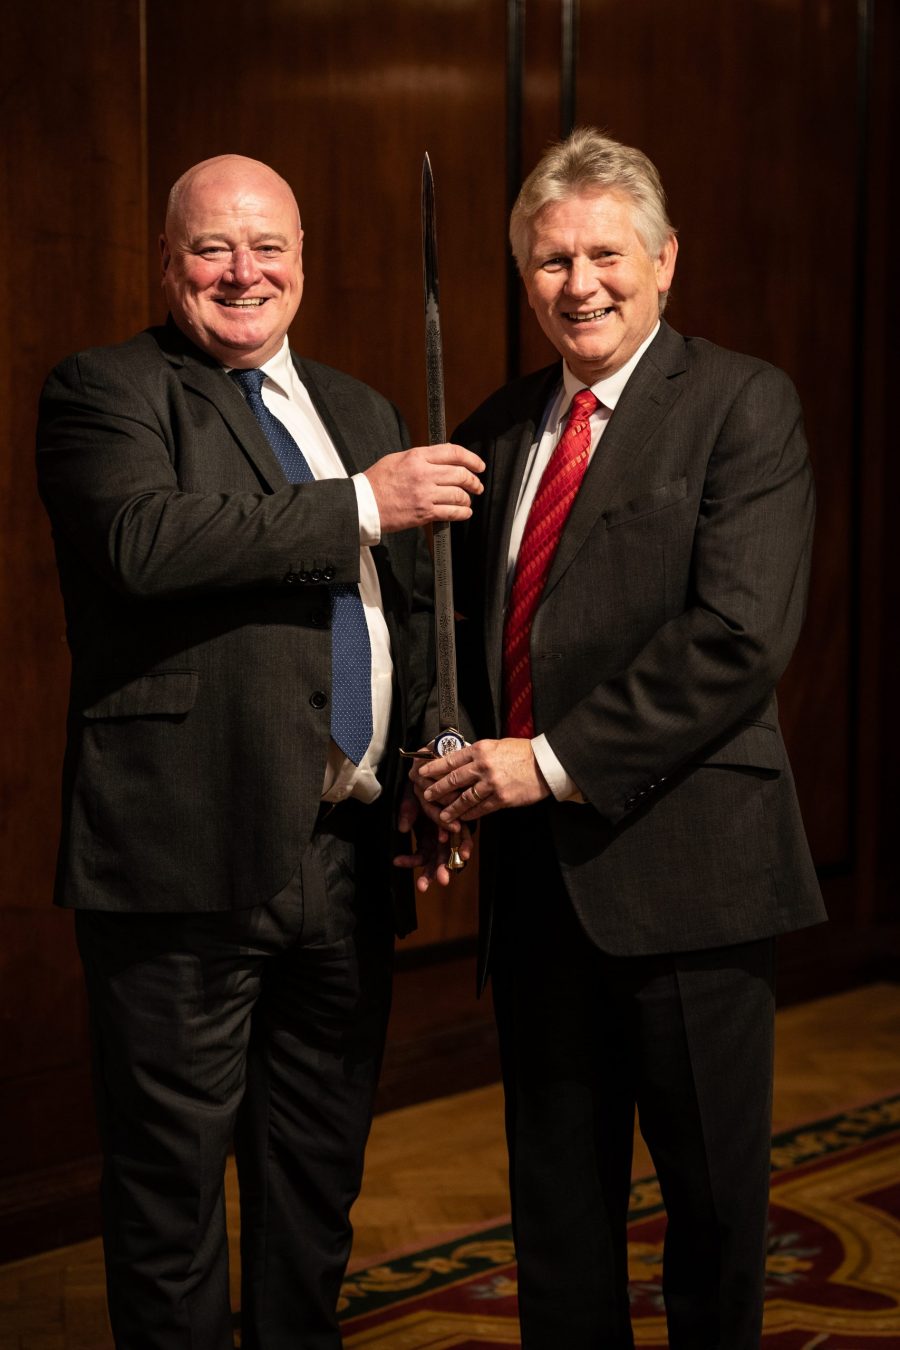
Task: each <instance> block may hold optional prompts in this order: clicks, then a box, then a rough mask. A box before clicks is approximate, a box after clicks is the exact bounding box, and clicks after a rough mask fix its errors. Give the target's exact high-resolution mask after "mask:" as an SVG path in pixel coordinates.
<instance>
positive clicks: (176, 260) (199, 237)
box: [160, 155, 303, 370]
mask: <svg viewBox="0 0 900 1350" xmlns="http://www.w3.org/2000/svg"><path fill="white" fill-rule="evenodd" d="M160 250H161V254H162V286H163V291H164V292H165V296H166V300H167V301H168V304H169V309H170V311H171V313H172V317H173V319H174V320H175V322H176V324H177V325H178V327H179V328H180V329H181V331H182V332H183V333H184V334H185V335H186V336H187V337H189V338H190V339H191V341H192V342H194V343H196V345H197V346H198V347H200V348H202V350H203V351H205V352H207V353H208V355H210V356H213V357H215V359H216V360H218V361H221V362H222V364H223V365H226V366H234V367H236V368H237V369H240V370H249V369H252V368H254V367H257V366H261V365H262V364H263V363H264V362H265V361H268V360H269V358H270V357H272V356H274V355H275V353H276V352H277V351H278V350H279V348H280V347H281V344H282V341H283V339H284V335H285V333H286V332H287V330H288V327H289V325H290V323H291V320H292V319H293V317H294V315H295V314H296V313H297V308H298V306H299V304H300V299H301V296H302V295H303V267H302V263H301V255H302V250H303V231H302V230H301V228H300V216H299V213H298V210H297V203H296V201H295V199H294V195H293V193H292V192H291V190H290V188H289V187H288V185H287V183H285V181H284V179H282V178H280V177H279V176H278V174H276V173H274V172H273V171H272V170H271V169H269V168H268V167H267V166H266V165H265V164H260V163H258V162H257V161H256V160H252V159H244V158H243V157H242V156H239V155H223V156H220V157H219V158H218V159H213V160H207V161H205V162H204V163H203V164H200V165H197V166H196V167H195V168H194V169H191V170H189V171H188V173H187V174H186V175H185V178H184V179H183V180H181V187H180V190H179V191H178V192H177V195H176V197H175V200H174V203H173V205H172V207H171V209H170V211H169V213H168V215H167V217H166V229H165V233H164V234H163V235H162V236H161V237H160Z"/></svg>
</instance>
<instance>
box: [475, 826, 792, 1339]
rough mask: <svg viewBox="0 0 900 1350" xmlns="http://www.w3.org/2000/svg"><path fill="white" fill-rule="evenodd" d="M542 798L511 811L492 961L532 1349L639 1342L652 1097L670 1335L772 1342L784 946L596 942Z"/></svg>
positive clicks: (524, 1312)
mask: <svg viewBox="0 0 900 1350" xmlns="http://www.w3.org/2000/svg"><path fill="white" fill-rule="evenodd" d="M565 809H572V810H579V809H583V808H580V807H571V808H565ZM547 812H548V808H547V807H546V805H542V806H540V807H538V808H529V809H528V810H526V811H523V812H518V813H510V818H509V820H508V821H506V820H504V821H503V822H502V827H501V828H502V829H503V832H504V838H503V846H502V848H501V849H500V850H498V854H499V856H500V857H501V858H502V859H503V867H504V874H503V886H502V891H501V893H499V894H498V896H497V897H496V899H495V919H494V942H493V946H492V967H491V969H492V983H493V992H494V1003H495V1008H496V1016H497V1025H498V1030H499V1037H500V1050H501V1058H502V1065H503V1079H504V1088H505V1096H506V1129H507V1139H508V1145H509V1157H510V1189H511V1197H512V1210H513V1229H514V1236H515V1242H516V1253H517V1258H518V1263H519V1276H518V1280H519V1286H518V1287H519V1308H520V1321H521V1329H522V1346H523V1348H524V1350H558V1348H559V1347H560V1346H562V1345H564V1346H565V1347H566V1350H601V1348H602V1350H631V1348H632V1347H633V1345H634V1341H633V1336H632V1330H631V1323H630V1315H629V1298H628V1253H627V1242H626V1223H627V1215H628V1203H629V1194H630V1180H631V1162H632V1147H633V1132H634V1123H635V1110H637V1112H638V1115H639V1120H640V1129H641V1133H642V1135H643V1137H644V1139H645V1141H646V1143H647V1145H648V1147H649V1150H650V1153H651V1156H652V1158H653V1162H654V1166H655V1168H656V1172H657V1176H658V1178H659V1183H660V1187H661V1192H662V1196H663V1200H664V1203H665V1207H666V1213H667V1230H666V1237H665V1245H664V1255H663V1295H664V1301H665V1309H666V1317H667V1322H668V1331H669V1345H670V1346H671V1347H672V1350H758V1346H759V1342H760V1335H761V1326H762V1303H763V1287H764V1275H765V1256H766V1237H767V1214H768V1178H769V1155H770V1142H771V1083H772V1060H773V1040H774V942H773V941H772V940H770V939H764V940H762V941H758V942H748V943H744V944H741V945H736V946H734V947H728V948H719V949H716V950H711V951H699V952H684V953H677V954H661V955H652V956H611V955H608V954H606V953H604V952H602V951H599V950H598V949H597V948H596V947H595V946H593V945H592V943H591V942H590V941H589V939H588V938H587V937H586V936H585V934H584V931H583V929H582V928H581V925H580V924H579V922H578V919H577V917H576V914H575V912H574V910H573V907H572V904H571V901H570V900H569V897H568V895H567V892H566V890H565V887H564V884H563V881H562V878H561V875H560V870H559V866H558V864H557V862H556V858H555V856H554V852H553V848H552V844H551V841H550V835H549V818H548V813H547ZM494 823H495V825H501V818H499V817H498V818H497V820H496V822H494ZM596 903H597V904H598V905H599V904H602V903H603V897H602V896H601V895H598V896H597V897H596Z"/></svg>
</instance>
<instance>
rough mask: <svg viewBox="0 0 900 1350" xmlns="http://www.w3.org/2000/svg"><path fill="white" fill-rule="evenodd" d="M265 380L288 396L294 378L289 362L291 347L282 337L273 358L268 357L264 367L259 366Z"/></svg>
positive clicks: (292, 365) (285, 338) (285, 337)
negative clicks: (278, 348) (279, 346)
mask: <svg viewBox="0 0 900 1350" xmlns="http://www.w3.org/2000/svg"><path fill="white" fill-rule="evenodd" d="M260 370H261V371H263V373H264V374H265V377H266V379H267V380H271V381H272V383H273V384H275V385H277V386H278V388H279V389H280V390H281V392H282V393H283V394H290V392H291V383H292V381H293V378H294V363H293V361H292V360H291V347H290V343H289V342H288V339H287V334H286V333H285V335H284V341H283V342H282V344H281V348H280V350H279V351H277V352H276V353H275V355H274V356H270V357H269V359H268V361H266V363H265V365H262V366H260Z"/></svg>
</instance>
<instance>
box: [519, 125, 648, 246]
mask: <svg viewBox="0 0 900 1350" xmlns="http://www.w3.org/2000/svg"><path fill="white" fill-rule="evenodd" d="M593 188H606V189H608V190H610V191H616V192H622V193H624V194H625V195H627V196H628V197H630V198H631V200H632V202H633V203H634V225H635V229H636V230H637V233H638V237H639V238H640V241H641V243H642V244H643V245H644V248H645V249H646V250H647V252H648V253H649V254H651V255H656V254H658V253H659V251H660V250H661V249H662V246H663V244H664V243H665V242H666V240H667V239H668V238H669V237H670V236H671V235H674V234H675V228H674V226H673V225H672V222H671V221H670V220H669V216H668V212H667V210H666V194H665V192H664V191H663V185H662V182H661V180H660V177H659V173H658V172H657V169H656V165H655V164H653V162H652V161H651V160H649V159H648V158H647V156H646V155H645V154H644V153H643V151H642V150H637V149H635V148H634V146H631V145H622V144H621V142H619V141H614V140H612V139H611V138H610V137H609V136H604V135H603V134H602V132H599V131H598V130H597V129H596V127H576V128H575V130H574V131H573V132H572V133H571V135H569V136H567V137H566V139H565V140H564V141H557V142H556V143H555V144H554V145H551V146H550V147H549V148H548V149H547V150H545V151H544V154H543V155H542V156H541V158H540V160H539V162H538V164H537V167H536V168H535V169H533V170H532V172H531V173H530V174H529V175H528V177H527V178H526V179H525V182H524V183H523V184H522V190H521V192H520V193H519V195H518V197H517V198H516V203H515V206H514V207H513V209H512V214H511V215H510V219H509V242H510V244H511V245H512V251H513V255H514V257H515V260H516V265H517V266H518V269H519V271H520V272H524V270H525V267H526V265H527V263H528V259H529V256H530V253H531V226H532V222H533V221H534V218H535V216H536V215H537V214H538V212H539V211H540V210H541V208H542V207H544V206H546V205H547V204H548V203H549V202H559V201H564V200H565V198H567V197H572V196H575V195H576V194H578V193H580V192H590V191H591V189H593Z"/></svg>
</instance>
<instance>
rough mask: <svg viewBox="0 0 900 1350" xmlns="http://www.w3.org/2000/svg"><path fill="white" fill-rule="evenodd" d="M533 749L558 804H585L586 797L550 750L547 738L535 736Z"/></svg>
mask: <svg viewBox="0 0 900 1350" xmlns="http://www.w3.org/2000/svg"><path fill="white" fill-rule="evenodd" d="M531 749H532V751H533V752H534V757H535V759H536V760H537V763H538V768H539V769H540V771H541V773H542V774H543V775H544V777H545V778H546V780H547V786H548V787H549V789H550V791H551V792H552V793H553V795H554V797H555V798H556V800H557V801H558V802H583V801H584V797H583V796H582V795H581V792H580V790H579V788H578V785H577V783H575V782H574V780H573V779H571V778H570V777H569V775H568V774H567V773H566V771H565V769H564V768H563V766H562V765H561V764H560V762H559V760H558V759H557V758H556V755H554V753H553V751H552V750H551V749H550V743H549V741H548V740H547V737H546V736H543V735H542V736H535V738H534V740H533V741H532V742H531Z"/></svg>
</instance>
